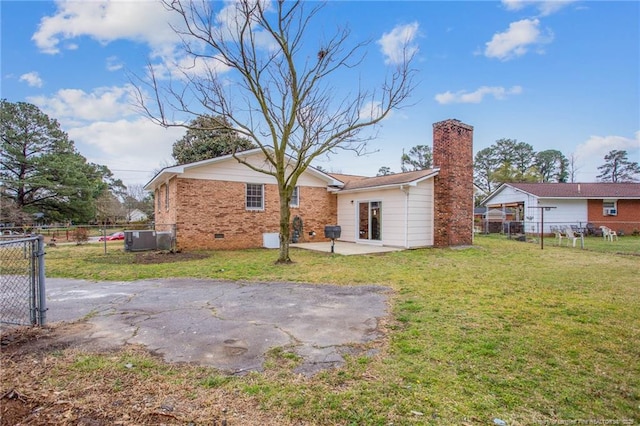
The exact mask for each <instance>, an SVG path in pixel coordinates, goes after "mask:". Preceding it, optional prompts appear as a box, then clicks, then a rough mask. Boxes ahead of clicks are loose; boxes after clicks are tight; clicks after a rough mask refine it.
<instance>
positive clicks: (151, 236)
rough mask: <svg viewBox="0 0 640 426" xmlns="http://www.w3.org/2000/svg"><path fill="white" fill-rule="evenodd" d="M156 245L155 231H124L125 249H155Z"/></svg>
mask: <svg viewBox="0 0 640 426" xmlns="http://www.w3.org/2000/svg"><path fill="white" fill-rule="evenodd" d="M157 247H158V242H157V240H156V231H151V230H145V231H124V250H125V251H144V250H156V249H157Z"/></svg>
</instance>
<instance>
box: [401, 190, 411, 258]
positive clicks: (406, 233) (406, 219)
mask: <svg viewBox="0 0 640 426" xmlns="http://www.w3.org/2000/svg"><path fill="white" fill-rule="evenodd" d="M400 191H402V192H404V195H405V197H404V248H406V249H408V248H409V188H408V187H405V186H404V185H400Z"/></svg>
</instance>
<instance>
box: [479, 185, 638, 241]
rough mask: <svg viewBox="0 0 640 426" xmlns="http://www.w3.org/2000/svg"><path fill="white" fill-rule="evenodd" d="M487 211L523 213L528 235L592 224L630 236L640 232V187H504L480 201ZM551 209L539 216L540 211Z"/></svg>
mask: <svg viewBox="0 0 640 426" xmlns="http://www.w3.org/2000/svg"><path fill="white" fill-rule="evenodd" d="M482 204H483V206H485V207H488V208H489V209H499V210H505V209H507V208H514V209H516V211H521V212H523V215H524V217H523V218H521V219H520V220H524V221H525V229H526V231H527V232H539V225H538V224H539V223H540V221H541V215H542V214H544V232H545V233H550V232H551V226H560V227H563V226H568V225H577V226H580V227H584V226H586V224H587V223H592V224H593V225H594V226H595V227H598V226H602V225H604V226H608V227H609V228H611V229H613V230H616V231H623V232H624V233H632V232H633V231H634V230H638V229H640V183H505V184H502V185H501V186H500V187H499V188H498V189H497V190H495V191H494V192H493V193H492V194H491V195H489V197H487V198H486V199H485V200H484V201H483V203H482ZM545 206H547V207H552V208H550V209H548V210H547V209H545V210H544V213H542V212H541V209H542V207H545Z"/></svg>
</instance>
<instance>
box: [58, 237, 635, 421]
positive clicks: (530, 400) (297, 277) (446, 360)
mask: <svg viewBox="0 0 640 426" xmlns="http://www.w3.org/2000/svg"><path fill="white" fill-rule="evenodd" d="M585 247H586V250H580V249H579V248H571V247H566V246H562V247H558V246H555V245H554V241H553V238H549V239H546V240H545V247H544V250H541V249H540V246H539V244H530V243H522V242H516V241H510V240H507V239H506V238H504V237H499V236H491V237H486V236H479V237H477V238H476V245H475V246H474V247H473V248H466V249H423V250H409V251H403V252H394V253H388V254H384V255H368V256H366V255H365V256H349V257H347V256H340V255H330V254H326V253H315V252H309V251H304V250H299V249H292V258H293V260H294V261H295V264H293V265H287V266H282V265H275V264H274V260H275V259H276V257H277V254H276V252H275V251H270V250H245V251H228V252H226V251H218V252H208V253H205V254H206V255H207V256H206V257H205V258H202V259H196V260H192V261H186V262H170V263H161V264H131V262H132V260H133V258H134V256H135V254H131V253H123V252H122V250H121V248H122V245H121V242H119V243H117V244H116V243H110V244H109V251H108V253H107V254H106V255H105V254H104V253H103V251H102V250H103V247H102V246H81V247H75V246H72V247H56V248H50V249H48V250H47V256H46V265H47V275H48V276H51V277H73V278H84V279H95V280H102V279H110V280H133V279H142V278H164V277H196V278H213V279H231V280H249V281H263V280H264V281H274V280H275V281H293V282H307V283H333V284H336V285H361V284H377V285H384V286H389V287H390V288H392V289H393V290H394V293H393V296H392V300H391V305H390V311H391V316H390V320H389V321H388V322H387V324H386V325H385V326H386V329H387V331H388V334H387V339H386V340H385V342H384V344H383V345H382V347H381V352H380V353H379V355H377V356H374V357H372V358H351V359H348V363H347V366H346V367H345V368H343V369H340V370H333V371H327V372H323V373H320V374H318V375H316V376H314V377H313V378H311V379H303V378H300V377H297V376H296V375H294V374H293V373H292V372H291V365H295V359H291V357H287V356H286V353H283V352H282V351H277V350H276V351H274V352H273V353H272V354H271V355H270V356H271V357H272V358H270V360H269V361H268V362H267V365H266V367H267V368H266V372H265V373H262V374H250V375H248V376H246V377H234V378H220V377H219V376H217V375H215V373H213V372H212V373H211V374H210V379H207V378H206V377H205V378H203V379H202V380H201V381H200V382H198V384H197V385H196V386H200V387H203V386H204V387H216V388H220V389H226V390H227V391H228V392H237V393H238V394H240V395H242V397H243V398H250V399H251V400H254V401H257V402H258V404H259V406H260V407H262V410H265V411H267V412H269V413H273V416H274V418H276V417H278V416H283V417H284V418H286V419H288V420H289V421H291V423H296V424H300V422H304V424H318V425H326V424H353V425H389V424H394V425H402V424H438V425H440V424H442V425H450V424H456V425H461V424H469V425H489V424H493V419H495V418H498V419H502V420H504V421H505V422H507V424H509V425H531V424H634V423H638V422H640V257H639V256H638V255H640V238H638V237H623V238H620V240H619V241H617V242H613V243H610V242H609V243H607V242H605V241H603V240H602V239H601V238H588V239H587V240H586V244H585ZM167 256H170V255H167ZM57 374H61V373H60V372H58V373H57ZM154 377H155V376H154ZM160 377H163V376H162V375H160ZM154 380H162V379H154ZM167 380H170V378H167ZM560 421H564V422H567V421H582V422H588V421H591V422H592V423H560ZM596 421H600V422H604V421H609V422H613V421H618V422H620V423H593V422H596ZM623 422H627V423H623Z"/></svg>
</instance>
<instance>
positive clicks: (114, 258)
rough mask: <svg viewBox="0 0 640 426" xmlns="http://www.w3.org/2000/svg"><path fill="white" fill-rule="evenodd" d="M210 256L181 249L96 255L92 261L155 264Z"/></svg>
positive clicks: (121, 263) (114, 263) (115, 263)
mask: <svg viewBox="0 0 640 426" xmlns="http://www.w3.org/2000/svg"><path fill="white" fill-rule="evenodd" d="M209 256H211V255H210V254H209V253H202V252H181V251H145V252H136V253H129V252H121V253H115V254H110V255H108V256H104V255H99V256H94V257H92V258H91V261H92V262H94V263H106V264H110V265H132V264H138V265H153V264H158V263H173V262H188V261H190V260H200V259H206V258H207V257H209Z"/></svg>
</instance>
